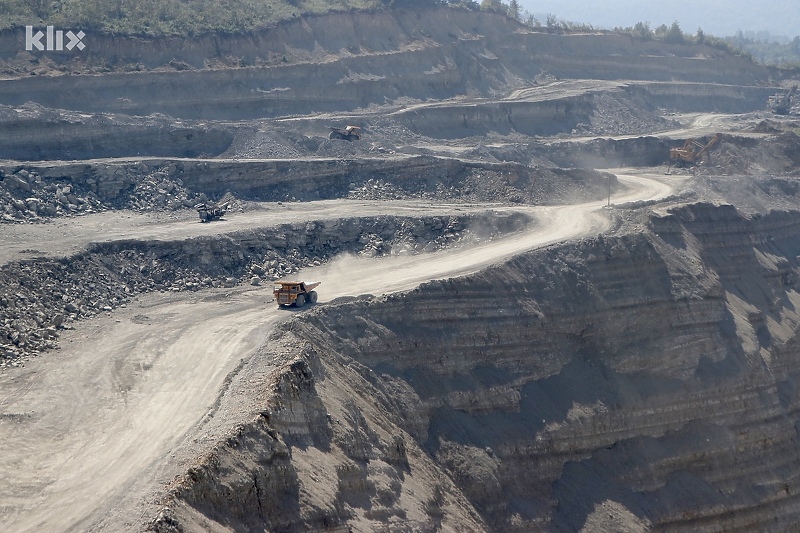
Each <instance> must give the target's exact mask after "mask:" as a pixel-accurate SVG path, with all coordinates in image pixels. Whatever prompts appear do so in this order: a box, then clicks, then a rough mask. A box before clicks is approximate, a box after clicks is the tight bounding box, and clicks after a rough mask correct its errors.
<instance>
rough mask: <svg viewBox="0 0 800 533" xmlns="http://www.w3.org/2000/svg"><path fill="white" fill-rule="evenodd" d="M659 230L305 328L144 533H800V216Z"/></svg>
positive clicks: (688, 221)
mask: <svg viewBox="0 0 800 533" xmlns="http://www.w3.org/2000/svg"><path fill="white" fill-rule="evenodd" d="M650 225H651V229H652V233H646V234H641V235H632V236H623V237H619V238H613V239H611V238H609V239H602V238H597V239H593V240H587V241H583V242H581V243H579V244H571V245H563V246H557V247H551V248H549V249H546V250H543V251H538V252H533V253H530V254H527V255H524V256H520V257H518V258H516V259H513V260H511V261H509V262H507V263H505V264H502V265H499V266H497V267H495V268H491V269H488V270H485V271H483V272H480V273H477V274H475V275H472V276H470V277H468V278H462V279H457V280H448V281H442V282H434V283H430V284H427V285H425V286H423V287H421V288H419V289H417V290H415V291H412V292H410V293H406V294H402V295H398V296H391V297H388V298H383V299H377V300H375V299H372V300H364V301H356V302H351V303H342V304H340V305H332V306H329V307H326V308H321V309H318V310H315V311H314V312H310V313H307V314H305V315H304V316H302V317H298V318H297V319H296V320H293V321H291V322H290V323H289V324H287V325H285V326H284V327H283V328H282V329H281V330H280V331H279V332H277V333H276V334H275V335H274V336H273V338H271V339H270V342H269V343H268V345H267V347H266V348H265V353H264V354H262V357H263V358H264V359H265V360H269V361H272V364H277V365H278V366H281V365H283V366H282V368H283V371H282V372H281V373H280V375H281V377H280V379H279V381H275V382H270V383H256V384H254V385H253V386H254V387H255V388H256V390H258V391H261V392H258V393H257V394H258V397H259V402H258V407H257V409H258V410H259V412H260V414H259V415H258V416H256V417H255V419H254V420H255V421H254V422H253V423H252V424H251V425H250V426H247V428H244V429H242V430H241V432H240V437H242V436H246V435H249V434H250V432H251V431H254V430H253V428H257V429H258V431H259V432H260V436H259V437H258V438H256V439H255V440H253V441H252V442H251V443H250V444H249V445H248V446H251V447H252V449H251V448H243V447H242V446H240V444H237V443H231V442H228V443H225V444H221V445H220V446H218V447H217V449H216V450H215V451H214V453H213V454H212V455H211V458H210V459H209V460H208V461H207V462H206V463H204V464H202V465H200V467H199V468H200V470H199V471H198V472H200V473H201V474H202V475H196V474H197V473H195V474H192V475H190V476H189V477H187V478H186V479H185V480H183V482H182V483H179V484H178V485H177V486H176V489H175V492H174V497H175V501H174V505H173V507H172V508H171V510H170V511H169V513H171V514H169V516H167V515H164V516H162V517H161V520H159V521H157V522H156V523H154V527H156V528H166V527H167V525H168V524H169V523H191V522H194V521H196V520H206V521H207V522H206V523H207V524H211V522H208V520H213V521H214V522H215V523H216V524H217V525H219V524H224V523H227V524H233V523H239V522H241V523H248V524H256V523H257V524H259V527H263V526H262V524H265V523H266V524H272V525H273V527H274V524H275V522H271V520H279V519H280V517H281V516H283V514H281V513H284V512H286V511H285V509H284V507H281V511H280V512H277V511H276V512H277V514H274V515H273V514H271V513H270V512H265V514H264V516H265V518H259V516H260V515H259V513H260V512H262V511H261V510H259V511H258V512H257V511H256V509H259V507H258V505H257V504H256V500H259V498H260V500H259V501H261V500H263V501H274V498H282V500H281V501H283V502H285V503H286V504H287V505H289V507H288V508H290V509H293V510H292V511H291V512H292V513H294V514H293V515H292V516H293V519H292V520H290V521H288V522H284V523H285V524H287V527H288V524H290V523H291V524H293V526H292V527H296V528H298V529H303V528H309V527H315V528H318V529H319V530H326V531H334V530H345V529H344V528H345V527H346V526H351V527H353V528H354V529H355V530H364V531H366V530H370V529H374V528H376V527H379V526H391V524H395V525H396V526H397V527H399V528H400V529H407V526H405V525H403V526H401V525H399V524H406V523H413V524H416V527H418V528H420V529H426V528H427V529H431V530H432V529H434V528H435V527H443V528H445V529H448V528H449V529H451V530H466V529H464V528H465V527H466V528H468V529H469V530H478V529H488V530H494V531H510V530H531V529H532V530H538V529H543V530H554V529H556V530H569V531H577V530H580V529H581V528H584V529H585V530H587V531H590V530H596V531H609V530H619V528H621V527H623V526H624V527H628V528H629V530H645V529H648V528H655V529H657V530H667V531H737V530H739V531H753V530H760V531H780V530H789V529H791V528H793V527H797V525H798V524H800V504H798V499H797V494H798V492H799V491H800V486H798V485H799V484H798V481H797V479H798V473H799V472H800V458H799V457H798V455H797V451H796V450H797V440H798V435H797V422H798V406H799V405H800V397H798V379H800V365H799V364H798V348H800V342H798V338H797V335H796V333H795V332H796V330H797V325H798V323H800V313H798V311H797V309H798V305H800V294H798V292H797V290H796V283H797V274H798V272H799V270H798V267H799V265H798V261H797V255H798V253H800V237H798V229H800V217H798V214H797V213H772V214H770V215H766V216H756V217H753V218H745V217H742V216H741V215H740V214H739V213H737V212H736V211H735V210H734V208H732V207H730V206H713V205H710V204H696V205H692V206H686V207H681V208H675V209H673V210H671V211H669V212H664V213H660V214H657V215H654V216H653V217H652V219H651V222H650ZM240 437H237V438H240ZM237 442H238V441H237ZM267 445H269V446H267ZM264 446H266V447H267V448H269V449H273V448H274V449H275V450H277V451H275V453H274V454H272V455H271V456H270V457H272V459H269V460H266V459H265V460H264V461H260V460H255V459H254V457H256V455H257V454H261V453H262V447H264ZM248 450H250V451H248ZM279 452H280V453H279ZM240 454H244V456H246V457H248V458H249V459H248V461H249V462H241V463H239V464H238V466H236V467H235V468H234V467H231V468H228V467H225V468H223V467H222V466H220V464H222V463H224V464H226V465H227V463H225V462H226V461H230V460H231V459H230V458H231V457H234V456H236V457H238V456H239V455H240ZM254 454H256V455H254ZM259 461H260V462H259ZM259 476H266V479H269V480H271V481H270V483H271V485H269V484H265V483H261V482H260V481H259V480H260V479H261V478H260V477H259ZM234 478H235V479H236V480H239V481H237V482H240V483H242V484H244V485H246V486H247V487H249V489H248V490H249V492H248V491H246V490H244V489H241V488H240V489H236V490H232V489H231V488H230V487H231V486H232V485H231V483H233V481H232V480H233V479H234ZM254 479H255V480H256V481H253V480H254ZM286 480H289V481H286ZM253 487H255V488H253ZM259 487H260V488H259ZM265 487H267V488H265ZM254 491H255V492H254ZM258 491H262V492H258ZM244 494H247V495H249V496H247V497H245V496H243V495H244ZM258 494H260V496H258ZM210 495H213V498H212V497H211V496H210ZM209 498H211V499H209ZM246 498H251V499H252V502H251V503H250V504H248V505H249V506H245V507H243V503H242V501H243V499H246ZM271 498H273V499H272V500H271ZM248 501H249V500H248ZM402 513H406V514H405V515H402ZM275 517H276V518H275ZM198 523H199V522H198ZM209 527H211V526H209ZM337 528H339V529H337ZM290 529H291V528H290Z"/></svg>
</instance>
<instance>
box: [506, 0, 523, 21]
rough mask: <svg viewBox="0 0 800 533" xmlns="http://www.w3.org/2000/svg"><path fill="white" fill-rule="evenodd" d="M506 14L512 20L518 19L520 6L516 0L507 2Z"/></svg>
mask: <svg viewBox="0 0 800 533" xmlns="http://www.w3.org/2000/svg"><path fill="white" fill-rule="evenodd" d="M508 16H509V17H511V18H513V19H514V20H520V17H521V8H520V6H519V2H517V0H511V1H510V2H509V3H508Z"/></svg>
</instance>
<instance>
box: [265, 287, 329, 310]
mask: <svg viewBox="0 0 800 533" xmlns="http://www.w3.org/2000/svg"><path fill="white" fill-rule="evenodd" d="M319 284H320V282H319V281H276V282H275V288H274V290H273V291H272V294H273V295H275V301H276V302H278V306H279V307H285V306H290V305H293V306H295V307H303V306H304V305H306V304H307V303H309V304H315V303H317V291H315V290H314V289H316V288H317V287H318V286H319Z"/></svg>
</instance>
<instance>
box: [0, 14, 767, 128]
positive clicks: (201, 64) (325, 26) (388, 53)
mask: <svg viewBox="0 0 800 533" xmlns="http://www.w3.org/2000/svg"><path fill="white" fill-rule="evenodd" d="M87 40H88V41H89V42H88V44H87V48H86V50H85V51H84V52H82V53H81V54H79V55H78V54H66V53H53V54H45V55H44V56H43V57H44V58H46V60H44V59H41V58H39V57H38V56H35V57H33V56H31V54H30V53H27V52H25V51H24V32H22V31H21V30H18V31H14V32H5V33H3V34H2V35H1V36H0V51H2V54H0V60H2V61H5V62H6V63H13V64H15V65H20V66H18V67H16V68H18V69H20V72H19V74H27V72H28V71H29V70H34V71H35V70H36V69H40V70H41V72H39V74H44V76H42V75H39V76H24V75H23V76H21V77H19V78H17V79H7V80H3V81H0V103H2V104H9V105H21V104H23V103H25V102H27V101H35V102H37V103H39V104H41V105H44V106H47V107H55V108H65V109H73V110H80V111H91V112H97V111H102V112H117V113H125V114H137V115H139V114H148V113H153V112H160V113H166V114H168V115H172V116H177V117H183V118H205V119H211V118H219V119H229V118H254V117H274V116H282V115H290V114H303V115H305V114H309V113H314V112H323V111H329V112H330V111H350V110H353V109H355V108H366V107H367V106H369V105H371V104H378V105H383V104H385V103H387V102H394V101H408V100H409V99H412V100H423V101H424V100H428V99H444V98H451V97H455V96H459V95H471V96H490V95H492V96H493V95H497V94H499V93H505V92H507V91H509V90H510V89H513V88H517V87H523V86H530V85H533V84H534V83H535V79H536V77H537V76H539V75H540V74H542V73H546V74H547V75H548V76H554V77H557V78H566V79H598V80H620V79H623V80H625V79H636V80H648V81H688V82H699V83H724V84H729V85H755V84H757V83H759V82H767V81H768V80H769V78H770V75H771V72H770V71H769V70H768V69H766V68H764V67H761V66H759V65H757V64H755V63H753V62H750V61H747V60H745V59H743V58H741V57H737V56H733V55H731V54H729V53H727V52H723V51H720V50H717V49H714V48H711V47H707V46H692V45H679V44H668V43H663V42H658V41H645V40H637V39H634V38H631V37H630V36H626V35H615V34H605V33H593V34H572V35H561V34H554V33H547V32H543V31H540V30H536V29H532V28H529V27H526V26H523V25H521V24H518V23H517V22H515V21H514V20H512V19H509V18H507V17H504V16H501V15H498V14H491V13H485V12H471V11H467V10H461V9H453V8H439V9H431V10H423V11H418V10H417V11H405V10H397V11H383V12H369V13H367V12H351V13H337V14H331V15H326V16H318V17H314V16H310V17H299V19H298V20H296V21H292V22H287V23H282V24H279V25H278V26H276V27H275V28H271V29H268V30H264V31H263V32H260V33H257V34H252V35H230V36H225V35H213V36H206V37H199V38H196V39H191V40H190V39H183V40H178V39H170V38H162V39H141V38H128V37H115V36H106V35H91V36H89V37H87ZM26 59H27V60H26ZM59 64H61V65H63V68H64V69H66V70H67V71H68V72H70V73H72V74H75V73H77V72H86V71H87V70H88V71H92V70H93V69H94V68H97V67H98V66H100V65H102V66H103V68H104V69H108V68H109V66H110V68H112V69H116V70H118V71H125V72H117V73H106V74H104V75H103V76H95V75H70V76H63V77H61V78H59V82H58V83H57V84H54V83H52V78H50V77H48V76H47V74H49V73H52V72H53V71H52V70H50V71H49V70H47V68H48V67H47V65H51V66H55V70H58V69H59V68H62V67H59V66H58V65H59ZM163 67H166V68H168V69H170V71H153V70H155V69H159V70H160V69H162V68H163ZM174 69H179V70H174ZM12 70H13V69H12ZM667 93H669V91H667ZM176 95H179V96H180V97H179V98H176ZM691 100H695V99H691ZM675 101H679V100H677V99H675Z"/></svg>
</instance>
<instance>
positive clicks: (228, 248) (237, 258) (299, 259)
mask: <svg viewBox="0 0 800 533" xmlns="http://www.w3.org/2000/svg"><path fill="white" fill-rule="evenodd" d="M473 223H479V225H480V227H481V234H482V235H483V236H487V235H488V236H491V235H496V234H498V233H505V232H508V231H514V230H518V229H520V228H521V227H523V226H524V225H525V224H526V223H527V219H525V218H524V217H522V216H520V215H507V216H506V215H486V216H482V217H478V216H463V217H430V218H413V219H412V218H405V219H396V218H392V217H387V216H382V217H375V218H365V219H344V220H337V221H330V222H310V223H303V224H286V225H282V226H279V227H277V228H270V229H269V230H259V231H256V232H255V233H254V232H240V233H235V234H231V235H227V236H216V237H202V238H197V239H189V240H185V241H175V242H157V243H147V242H117V243H108V244H96V245H93V246H92V247H90V249H89V250H87V251H85V252H83V253H81V254H78V255H77V256H74V257H71V258H67V259H60V260H50V259H34V260H30V261H26V262H20V263H11V264H8V265H6V266H5V267H3V268H2V269H0V368H2V367H5V366H16V365H19V364H21V360H22V358H23V357H24V356H30V355H35V354H37V353H40V352H42V351H43V350H47V349H50V348H53V347H55V346H56V345H57V344H56V343H57V338H58V336H59V330H60V329H63V328H65V327H70V324H71V323H72V322H74V321H76V320H80V319H84V318H88V317H92V316H95V315H97V314H100V313H104V312H109V311H112V310H113V309H114V308H116V307H118V306H120V305H123V304H125V303H127V302H128V301H130V299H131V298H132V297H133V296H135V295H137V294H141V293H145V292H149V291H175V292H178V291H195V290H198V289H202V288H209V287H234V286H235V285H237V284H245V283H248V284H250V285H259V284H261V283H262V282H271V281H273V280H275V279H278V278H281V277H285V276H288V275H290V274H292V273H295V272H297V271H298V270H299V269H301V268H303V267H308V266H318V265H320V264H322V263H323V262H326V261H328V260H329V259H330V258H332V257H333V256H335V255H337V254H341V253H353V254H362V255H367V256H381V255H385V254H390V253H396V252H397V253H400V252H402V253H415V252H421V251H433V250H436V249H439V248H442V247H444V246H446V245H448V244H450V243H454V242H457V241H459V240H460V239H462V238H463V237H464V236H465V235H466V233H465V229H466V228H468V227H469V226H470V225H471V224H473Z"/></svg>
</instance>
